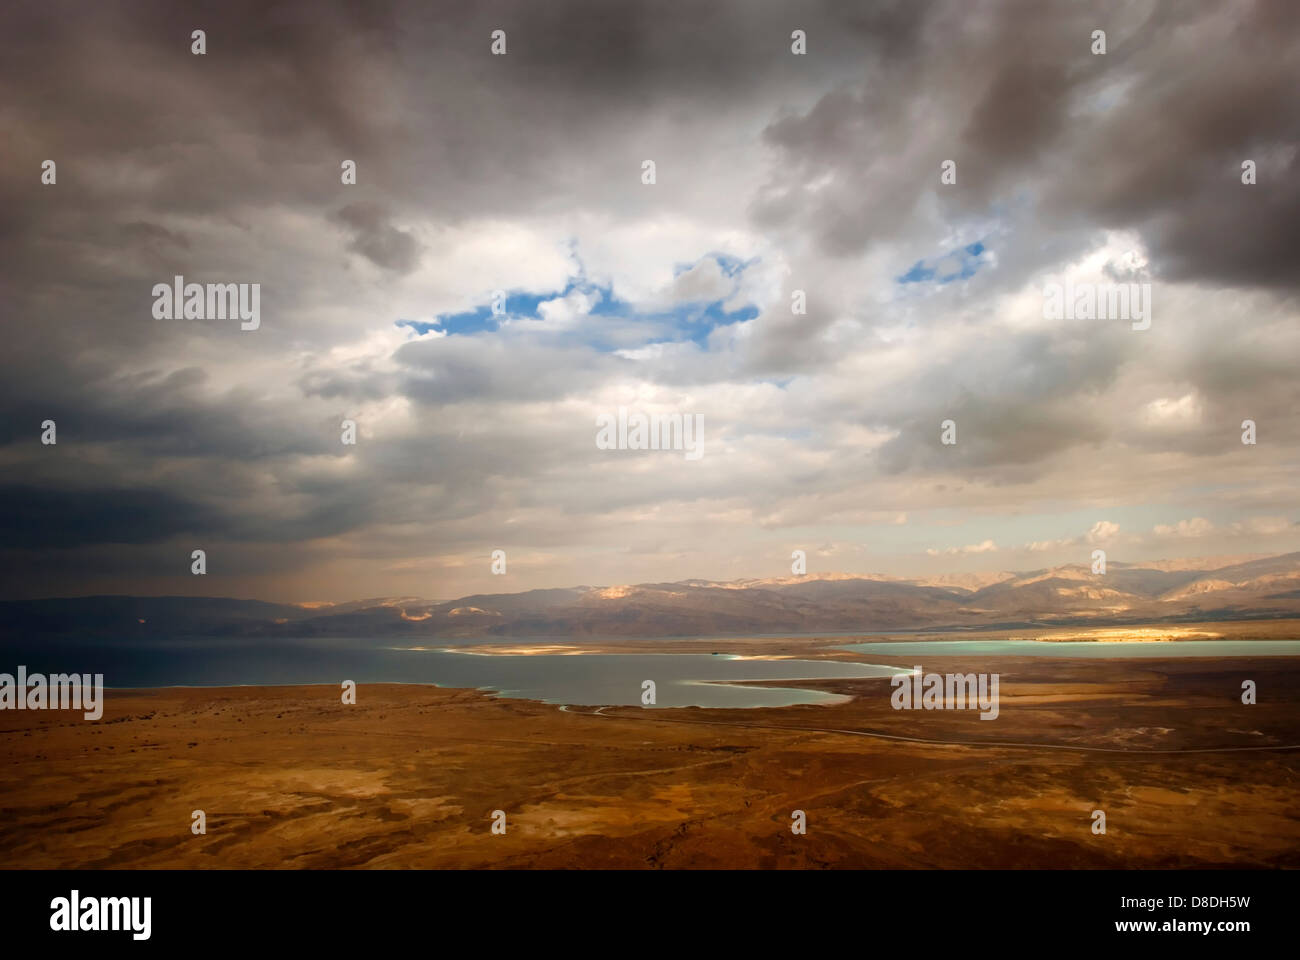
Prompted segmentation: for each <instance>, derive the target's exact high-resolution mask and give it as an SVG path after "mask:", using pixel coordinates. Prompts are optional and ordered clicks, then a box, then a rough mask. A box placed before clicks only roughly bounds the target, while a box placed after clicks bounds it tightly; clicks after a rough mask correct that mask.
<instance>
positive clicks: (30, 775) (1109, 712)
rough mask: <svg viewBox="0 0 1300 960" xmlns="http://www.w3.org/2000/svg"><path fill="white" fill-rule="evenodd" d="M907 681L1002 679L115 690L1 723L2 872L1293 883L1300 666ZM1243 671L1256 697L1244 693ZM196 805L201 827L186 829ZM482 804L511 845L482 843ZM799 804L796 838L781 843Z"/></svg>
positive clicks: (991, 661) (1253, 662)
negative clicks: (499, 821) (903, 698)
mask: <svg viewBox="0 0 1300 960" xmlns="http://www.w3.org/2000/svg"><path fill="white" fill-rule="evenodd" d="M1222 626H1223V625H1216V629H1217V628H1219V627H1222ZM1220 632H1226V631H1222V630H1220ZM1003 635H1004V636H1005V635H1006V634H1003ZM837 642H843V640H842V639H841V640H838V641H837ZM699 643H700V642H698V641H695V642H691V641H686V642H682V643H681V644H676V643H674V644H672V648H673V649H681V650H691V649H698V644H699ZM719 644H721V645H722V646H723V647H724V648H725V649H727V650H729V651H732V652H744V651H746V650H750V649H751V648H752V649H753V650H754V652H758V650H759V649H761V650H762V652H764V653H769V654H770V653H786V654H787V655H788V654H789V653H794V652H798V653H800V654H801V655H811V656H816V655H819V654H820V655H827V654H830V651H828V650H825V646H826V642H824V641H823V642H821V643H819V642H816V641H807V640H798V641H796V640H789V641H764V642H761V643H755V642H754V641H745V642H744V644H745V646H743V647H742V646H741V644H740V643H738V642H731V641H726V642H723V641H708V642H707V643H705V644H704V645H705V646H712V647H714V648H717V647H718V646H719ZM656 645H657V648H658V649H661V650H662V649H664V642H663V641H657V642H656ZM619 649H626V647H625V646H623V645H620V647H619ZM833 655H834V656H837V657H842V656H846V655H845V654H844V653H843V652H842V651H840V652H837V653H835V654H833ZM853 656H857V655H853ZM857 658H858V659H862V660H865V661H868V662H885V663H896V664H897V665H899V666H907V667H910V666H911V665H912V660H913V659H914V658H907V660H906V661H903V660H899V659H897V658H881V657H868V656H860V657H857ZM925 667H926V669H927V671H929V670H933V671H937V672H949V671H951V672H971V671H975V672H977V671H981V670H989V671H996V672H998V673H999V674H1000V676H1001V712H1000V716H999V718H998V719H997V720H995V721H981V720H980V719H979V714H978V712H975V711H932V712H926V711H895V710H893V709H892V708H891V707H890V703H889V694H890V692H891V691H890V686H889V681H888V680H887V679H867V680H837V681H824V682H822V681H817V682H811V681H801V682H800V685H801V686H814V687H817V688H819V689H825V690H832V691H835V692H838V693H844V694H850V695H852V696H853V700H852V701H851V702H848V703H843V704H836V705H831V706H820V705H819V706H796V707H785V708H779V709H761V710H703V709H697V708H691V709H675V710H668V709H641V708H633V707H615V708H603V709H601V710H599V711H598V712H597V711H596V710H594V709H593V708H575V709H568V710H562V709H560V708H557V707H555V706H552V705H547V704H542V703H536V702H532V701H525V700H509V699H501V698H494V697H492V696H489V695H487V694H485V693H482V692H477V691H470V690H451V689H440V688H436V687H428V686H410V685H397V684H391V685H368V686H367V685H363V686H361V687H360V688H358V702H357V704H356V705H355V706H348V705H343V704H342V703H341V702H340V696H339V690H338V688H336V687H324V686H318V687H306V686H304V687H275V688H251V687H241V688H224V689H192V688H191V689H167V690H154V691H109V692H108V693H107V694H106V696H107V702H106V707H105V710H104V717H103V719H102V720H101V721H100V722H98V723H91V722H85V721H83V720H82V719H81V718H80V715H79V714H72V713H68V712H48V711H42V712H12V711H6V712H4V713H3V714H0V738H2V739H3V743H4V748H5V751H6V755H7V757H8V761H9V762H8V763H7V764H6V766H5V768H4V772H3V774H2V775H0V777H2V779H0V808H2V809H0V857H2V858H3V862H4V864H5V865H6V866H8V867H20V868H42V867H271V868H279V867H287V868H294V867H315V868H322V867H327V868H328V867H620V868H660V867H741V868H755V867H779V868H785V867H887V868H909V867H922V868H924V867H1169V868H1183V867H1219V866H1238V867H1240V866H1258V867H1279V866H1287V867H1300V802H1298V801H1297V796H1300V749H1289V750H1288V749H1284V748H1286V747H1295V746H1297V745H1300V658H1294V657H1291V658H1286V657H1277V658H1259V659H1242V660H1217V659H1201V658H1180V659H1159V660H1156V659H1144V660H1118V659H1106V660H1069V659H1046V658H1019V657H1017V658H1006V657H1003V658H981V659H979V660H978V661H976V660H967V659H961V658H940V657H930V658H927V659H926V661H925ZM1247 679H1250V680H1254V681H1255V682H1256V683H1257V685H1258V700H1259V702H1258V703H1257V704H1255V705H1253V706H1247V705H1243V704H1242V703H1241V685H1242V681H1243V680H1247ZM870 734H883V735H885V736H873V735H870ZM888 737H900V738H916V740H929V741H943V742H937V743H926V742H916V741H915V740H908V739H888ZM195 810H203V811H205V813H206V822H207V832H206V834H204V835H195V834H194V833H192V832H191V823H192V820H191V814H192V812H193V811H195ZM494 810H503V811H504V812H505V814H506V827H507V829H506V833H505V834H504V835H494V834H493V833H492V832H491V824H492V812H493V811H494ZM795 810H802V811H804V812H805V813H806V816H807V833H806V835H802V836H796V835H794V834H793V833H792V832H791V829H790V824H791V813H792V811H795ZM1094 810H1102V811H1104V812H1105V815H1106V833H1105V834H1104V835H1096V834H1094V833H1093V831H1092V824H1093V819H1092V813H1093V811H1094Z"/></svg>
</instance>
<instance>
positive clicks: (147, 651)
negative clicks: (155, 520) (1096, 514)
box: [0, 638, 898, 707]
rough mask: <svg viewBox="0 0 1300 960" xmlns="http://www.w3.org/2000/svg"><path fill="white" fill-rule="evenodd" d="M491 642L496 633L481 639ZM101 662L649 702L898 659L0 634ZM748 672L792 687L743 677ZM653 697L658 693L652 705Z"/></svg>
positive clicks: (133, 674)
mask: <svg viewBox="0 0 1300 960" xmlns="http://www.w3.org/2000/svg"><path fill="white" fill-rule="evenodd" d="M479 646H480V649H483V650H485V651H486V650H488V649H490V644H482V645H479ZM4 664H8V665H9V666H8V669H9V671H10V672H12V671H13V670H14V668H15V667H16V666H17V665H18V664H23V665H24V666H26V667H27V669H28V672H29V673H47V674H48V673H64V672H75V673H92V674H93V673H102V674H103V675H104V685H105V686H106V687H109V688H129V687H135V688H139V687H208V686H214V687H221V686H289V685H296V684H332V685H334V686H338V685H339V684H340V683H341V682H342V681H343V680H352V681H354V682H355V683H357V684H358V685H364V684H367V683H428V684H435V685H437V686H440V687H473V688H479V689H482V690H489V691H494V692H496V693H497V694H499V695H500V696H503V697H516V698H522V699H528V700H541V701H544V702H546V703H556V704H570V705H573V706H605V705H610V706H613V705H631V706H640V705H641V692H642V683H643V682H644V681H646V680H653V681H654V683H655V703H654V704H653V705H654V706H657V707H688V706H696V707H782V706H788V705H790V704H797V703H836V702H839V701H840V700H841V699H842V698H841V697H838V696H836V695H835V694H831V693H825V692H823V691H819V690H808V689H802V688H799V687H798V686H797V684H798V681H800V680H814V679H832V678H853V677H889V676H893V675H894V674H895V673H898V668H897V667H886V666H876V665H872V664H867V663H848V662H843V661H832V660H741V659H736V658H735V657H733V656H712V655H709V654H690V653H663V654H608V653H584V654H577V655H572V656H564V655H559V654H542V653H538V654H529V655H509V654H487V653H484V654H475V653H454V652H451V651H449V650H438V649H415V648H400V647H395V646H391V645H381V644H378V643H376V642H375V641H373V640H364V639H333V638H331V639H312V640H276V641H267V640H264V639H257V640H252V639H236V640H232V639H213V638H177V639H174V640H168V641H165V642H155V643H150V644H139V643H135V644H132V643H128V642H110V643H97V644H82V645H70V644H55V643H50V642H29V643H25V644H0V671H3V670H4V669H5V667H4V666H3V665H4ZM747 680H776V681H789V682H790V684H792V685H790V686H780V687H751V686H738V685H735V684H737V683H740V682H743V681H747ZM647 706H648V704H647Z"/></svg>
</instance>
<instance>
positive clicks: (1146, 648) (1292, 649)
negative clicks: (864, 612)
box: [839, 640, 1300, 659]
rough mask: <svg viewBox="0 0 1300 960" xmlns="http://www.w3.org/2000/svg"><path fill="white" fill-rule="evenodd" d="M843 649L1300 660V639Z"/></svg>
mask: <svg viewBox="0 0 1300 960" xmlns="http://www.w3.org/2000/svg"><path fill="white" fill-rule="evenodd" d="M839 649H840V650H852V651H854V652H855V653H871V654H877V655H880V656H885V655H888V656H897V657H921V656H926V657H962V656H1003V657H1094V658H1098V659H1101V658H1107V657H1116V658H1129V657H1134V658H1137V657H1300V640H1162V641H1151V642H1144V641H1141V640H1122V641H1117V642H1115V643H1089V642H1088V641H1086V640H1063V641H1061V642H1059V643H1056V642H1053V641H1049V640H930V641H922V642H918V641H914V640H901V641H894V640H886V641H882V642H880V643H849V644H845V645H844V646H842V647H840V648H839Z"/></svg>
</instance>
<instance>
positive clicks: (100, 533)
mask: <svg viewBox="0 0 1300 960" xmlns="http://www.w3.org/2000/svg"><path fill="white" fill-rule="evenodd" d="M222 521H223V518H222V517H220V516H219V515H217V514H216V513H214V512H213V511H212V510H210V509H208V508H207V507H205V506H203V505H202V504H198V503H194V502H192V501H190V500H187V499H185V498H183V497H178V496H176V495H175V494H173V493H170V492H168V491H166V490H158V489H139V488H137V489H130V490H119V489H112V488H104V487H90V488H87V489H81V490H43V489H40V488H36V487H27V486H21V485H7V486H5V487H0V543H3V544H4V545H5V546H6V547H11V548H19V549H31V548H36V547H54V548H65V547H78V546H84V545H87V544H96V543H128V544H138V543H152V542H155V541H159V540H167V539H170V538H172V537H175V536H177V535H178V534H182V533H192V534H202V533H211V532H213V531H215V530H219V529H221V527H222V525H223V524H222Z"/></svg>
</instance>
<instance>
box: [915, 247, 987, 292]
mask: <svg viewBox="0 0 1300 960" xmlns="http://www.w3.org/2000/svg"><path fill="white" fill-rule="evenodd" d="M985 250H986V248H985V246H984V243H983V241H979V240H977V241H975V242H974V243H968V244H967V245H966V246H964V247H958V248H957V249H956V250H953V251H951V252H949V253H945V254H941V255H940V256H937V257H931V258H929V259H925V260H918V261H916V263H914V264H912V267H911V269H910V270H908V271H907V272H906V273H904V274H901V275H900V276H898V277H895V278H894V280H895V282H896V283H899V284H909V283H937V284H940V285H942V284H947V283H952V282H954V281H956V280H969V279H970V278H971V277H973V276H975V274H977V273H978V272H979V270H980V267H982V266H983V265H984V264H985V263H986V262H987V260H986V258H985V257H984V252H985Z"/></svg>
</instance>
